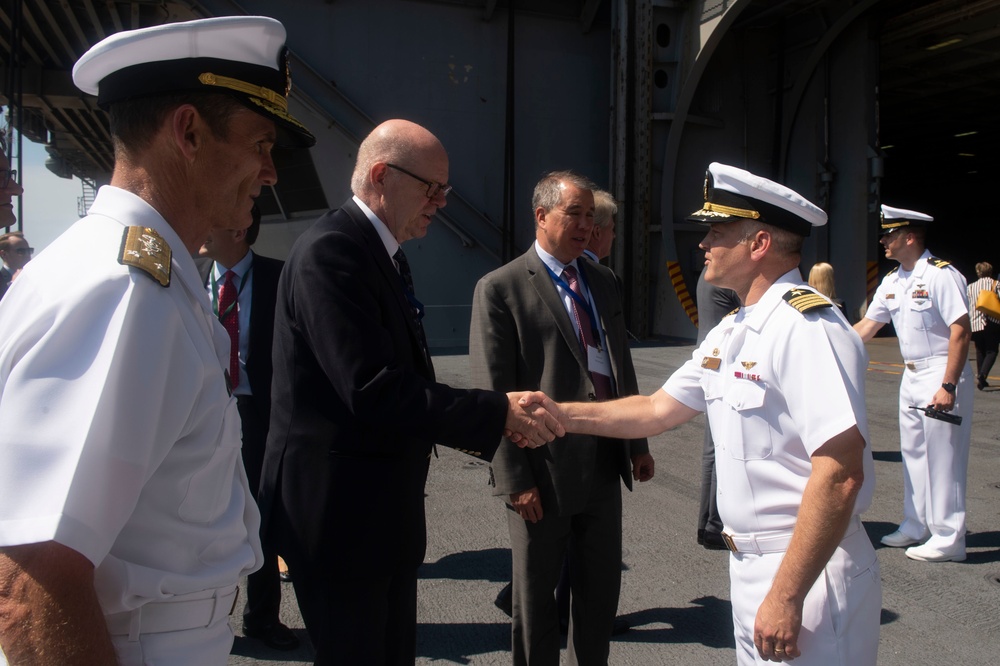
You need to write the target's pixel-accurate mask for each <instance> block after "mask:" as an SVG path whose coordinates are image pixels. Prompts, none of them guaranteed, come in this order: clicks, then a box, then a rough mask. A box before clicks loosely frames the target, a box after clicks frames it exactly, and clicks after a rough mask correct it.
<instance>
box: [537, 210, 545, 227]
mask: <svg viewBox="0 0 1000 666" xmlns="http://www.w3.org/2000/svg"><path fill="white" fill-rule="evenodd" d="M535 226H536V227H540V228H542V229H544V228H545V209H544V208H542V207H541V206H539V207H538V208H536V209H535Z"/></svg>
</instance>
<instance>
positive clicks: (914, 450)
mask: <svg viewBox="0 0 1000 666" xmlns="http://www.w3.org/2000/svg"><path fill="white" fill-rule="evenodd" d="M933 219H934V218H932V217H931V216H930V215H926V214H924V213H918V212H916V211H912V210H905V209H902V208H893V207H891V206H885V205H883V206H882V238H881V239H880V241H879V242H880V243H882V245H883V247H884V248H885V256H886V257H888V258H889V259H894V260H895V261H898V262H899V266H898V267H897V268H894V269H893V270H891V271H890V272H889V274H888V275H886V276H885V278H884V279H883V280H882V283H881V284H880V285H879V287H878V289H877V290H876V291H875V297H874V298H873V299H872V303H871V305H870V306H868V311H867V312H866V313H865V316H864V318H863V319H862V320H861V321H859V322H858V323H857V324H855V325H854V329H855V330H856V331H857V332H858V334H859V335H860V336H861V338H862V339H863V340H864V341H865V342H867V341H868V340H871V339H872V337H873V336H874V335H875V333H876V332H877V331H878V330H879V329H880V328H882V326H884V325H885V324H886V323H888V322H889V321H890V320H891V321H892V324H893V326H894V327H895V329H896V337H897V338H899V350H900V352H901V353H902V355H903V362H904V364H905V368H906V369H905V370H904V371H903V379H902V383H901V384H900V389H899V445H900V450H901V451H902V454H903V522H902V523H900V525H899V529H897V530H896V531H895V532H893V533H892V534H887V535H886V536H884V537H882V543H884V544H885V545H887V546H892V547H894V548H904V547H906V546H911V547H910V548H907V549H906V556H907V557H909V558H910V559H911V560H921V561H924V562H947V561H956V562H960V561H962V560H964V559H965V481H966V475H967V472H968V467H969V442H970V439H971V437H972V396H973V388H972V369H971V368H970V367H969V361H968V358H969V340H970V338H971V335H972V329H971V324H970V321H969V304H968V300H967V296H966V290H965V286H966V285H965V278H964V277H963V276H962V274H961V273H959V272H958V271H957V270H956V269H955V267H954V266H952V265H951V264H949V263H948V262H947V261H943V260H941V259H938V258H936V257H933V256H931V253H930V252H928V251H927V249H926V233H927V225H928V224H930V223H931V222H932V221H933ZM912 406H916V407H928V406H929V407H933V408H934V409H938V410H941V411H944V412H951V411H954V412H956V413H958V414H960V415H961V416H962V418H963V420H962V423H961V425H955V424H952V423H948V422H945V421H941V420H939V419H933V418H930V417H929V416H927V415H925V414H924V413H923V412H921V411H918V410H916V409H910V407H912Z"/></svg>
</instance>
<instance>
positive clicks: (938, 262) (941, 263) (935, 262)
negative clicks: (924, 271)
mask: <svg viewBox="0 0 1000 666" xmlns="http://www.w3.org/2000/svg"><path fill="white" fill-rule="evenodd" d="M927 263H928V264H930V265H931V266H934V267H935V268H944V267H945V266H951V262H950V261H945V260H944V259H938V258H937V257H931V258H930V259H928V260H927Z"/></svg>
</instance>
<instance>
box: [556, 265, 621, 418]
mask: <svg viewBox="0 0 1000 666" xmlns="http://www.w3.org/2000/svg"><path fill="white" fill-rule="evenodd" d="M563 279H565V280H566V284H568V285H569V288H570V289H572V290H573V293H575V294H576V295H577V296H579V297H580V299H581V300H583V292H582V291H581V290H580V281H579V280H578V279H577V273H576V267H575V266H567V267H566V268H564V269H563ZM570 302H571V303H572V304H573V316H574V317H575V318H576V326H577V328H578V329H579V331H580V340H582V341H583V344H584V347H583V352H584V357H587V347H595V348H599V347H600V344H599V342H600V341H599V340H594V333H595V332H596V331H595V329H594V327H593V326H592V325H591V322H590V315H589V314H587V310H586V309H584V308H582V307H580V305H579V304H578V303H577V302H576V299H575V298H571V299H570ZM590 378H591V380H592V381H593V382H594V395H596V396H597V399H598V400H609V399H611V398H613V397H614V390H613V389H612V387H611V378H610V377H608V376H607V375H602V374H601V373H599V372H594V371H591V373H590Z"/></svg>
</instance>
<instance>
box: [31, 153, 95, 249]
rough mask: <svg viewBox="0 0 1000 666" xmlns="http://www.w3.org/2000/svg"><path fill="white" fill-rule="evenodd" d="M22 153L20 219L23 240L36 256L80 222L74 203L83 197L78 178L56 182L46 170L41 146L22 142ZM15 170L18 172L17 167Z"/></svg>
mask: <svg viewBox="0 0 1000 666" xmlns="http://www.w3.org/2000/svg"><path fill="white" fill-rule="evenodd" d="M15 141H16V139H15ZM22 150H23V151H24V155H23V162H22V164H21V167H20V168H21V171H20V172H19V173H18V176H17V179H18V181H19V182H20V183H21V186H22V187H24V194H23V195H22V199H23V211H24V212H23V214H22V215H21V216H20V219H21V223H22V229H23V230H24V236H25V238H27V239H28V242H29V243H31V246H32V247H34V248H35V250H36V252H37V251H39V250H41V249H43V248H44V247H46V246H47V245H48V244H49V243H51V242H52V241H53V240H55V239H56V237H57V236H59V234H61V233H62V232H63V231H65V230H66V229H68V228H69V226H70V225H71V224H73V223H74V222H76V221H77V220H78V219H80V217H79V215H78V214H77V200H78V199H79V198H80V197H81V196H82V195H83V187H82V184H81V182H80V180H79V179H78V178H73V179H66V178H59V177H58V176H56V175H55V174H53V173H52V172H51V171H49V170H48V169H46V168H45V159H46V158H47V157H48V154H47V153H46V152H45V147H44V146H42V145H41V144H37V143H33V142H31V141H28V140H27V139H24V141H23V142H22ZM14 168H18V167H17V165H16V164H15V165H14ZM14 210H15V212H16V210H17V206H16V202H15V208H14Z"/></svg>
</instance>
